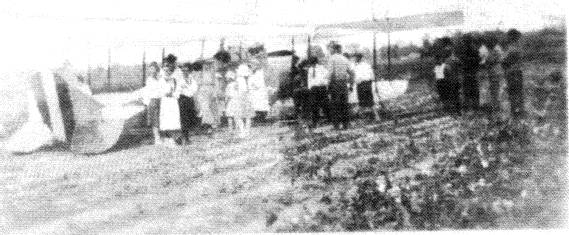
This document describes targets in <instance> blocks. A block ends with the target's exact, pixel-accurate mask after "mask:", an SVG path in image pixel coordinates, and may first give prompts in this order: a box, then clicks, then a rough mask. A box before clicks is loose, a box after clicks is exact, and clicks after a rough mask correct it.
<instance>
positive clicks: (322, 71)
mask: <svg viewBox="0 0 569 235" xmlns="http://www.w3.org/2000/svg"><path fill="white" fill-rule="evenodd" d="M307 72H308V74H307V78H308V79H307V81H308V89H310V96H309V100H310V101H309V102H310V109H311V117H312V128H316V127H317V126H318V122H319V120H320V112H322V113H324V116H325V117H326V118H328V115H329V113H328V112H329V110H328V102H329V101H328V87H327V86H328V76H329V72H328V68H326V65H324V63H323V61H322V60H321V59H318V58H316V57H312V58H310V59H309V67H308V71H307Z"/></svg>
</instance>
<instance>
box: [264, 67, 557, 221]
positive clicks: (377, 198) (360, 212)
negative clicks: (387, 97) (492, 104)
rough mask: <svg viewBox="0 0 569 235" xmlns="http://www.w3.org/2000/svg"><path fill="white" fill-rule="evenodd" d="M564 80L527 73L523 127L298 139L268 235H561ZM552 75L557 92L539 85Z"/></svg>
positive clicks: (359, 131)
mask: <svg viewBox="0 0 569 235" xmlns="http://www.w3.org/2000/svg"><path fill="white" fill-rule="evenodd" d="M564 73H565V70H564V68H563V66H561V65H556V64H526V66H525V71H524V74H525V76H526V78H527V79H526V84H525V85H526V88H525V95H526V109H527V110H528V117H527V118H526V119H525V120H524V121H523V122H520V123H510V122H507V121H498V122H495V121H494V120H496V119H495V118H488V116H486V115H484V114H482V113H480V114H469V115H464V116H462V117H449V116H444V115H443V116H441V115H429V114H425V115H423V116H420V115H411V116H407V117H403V118H399V119H398V120H397V121H396V122H383V123H381V124H370V123H368V124H362V125H360V126H359V127H358V128H355V129H353V130H350V131H348V132H339V133H334V132H328V131H322V132H318V133H317V134H312V135H305V136H301V137H299V140H298V141H296V142H294V143H293V144H292V145H290V146H288V147H287V148H286V149H285V151H284V154H285V155H286V156H287V158H286V159H287V161H288V168H287V169H286V170H285V174H286V175H288V176H289V177H290V178H291V181H293V182H294V183H293V185H294V187H293V189H291V193H290V195H291V196H290V198H288V199H287V200H286V203H289V204H291V206H288V205H284V206H283V208H281V211H280V212H278V213H277V214H281V215H283V219H282V220H275V225H274V229H275V230H276V231H354V230H386V229H387V230H402V229H404V230H407V229H412V230H416V229H419V230H421V229H429V230H431V229H437V230H438V229H474V228H483V229H498V228H559V227H561V226H566V225H567V215H566V211H565V210H564V209H565V201H566V195H565V193H566V190H567V181H566V178H565V172H566V169H567V168H566V156H567V144H566V125H567V123H566V111H565V110H566V103H565V99H566V91H565V85H564V81H565V78H564V76H563V74H564ZM556 74H561V75H562V79H561V80H562V81H561V83H555V84H550V83H548V82H544V81H545V80H546V79H549V78H551V77H552V76H556ZM546 87H549V88H546ZM424 89H426V87H425V86H423V87H422V90H424ZM423 93H424V97H428V95H427V94H428V92H423ZM484 93H485V92H484V91H483V94H484ZM409 96H410V97H413V98H412V100H414V101H417V100H420V98H418V97H416V96H415V95H411V94H409ZM545 97H550V98H545ZM555 97H558V98H555ZM501 100H502V108H503V112H502V113H500V114H498V115H497V116H499V117H501V118H506V119H507V118H508V117H507V116H508V115H507V113H508V111H509V107H508V102H507V94H506V93H505V92H502V94H501ZM545 100H549V101H545ZM553 100H556V101H553ZM401 102H402V103H405V102H404V101H401ZM417 103H421V102H417ZM411 106H412V105H411ZM546 106H547V107H546ZM421 107H424V105H421ZM564 115H565V116H564ZM291 201H292V202H293V203H290V202H291ZM276 217H279V216H276ZM279 218H280V217H279Z"/></svg>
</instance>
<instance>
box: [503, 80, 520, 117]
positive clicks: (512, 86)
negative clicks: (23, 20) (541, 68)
mask: <svg viewBox="0 0 569 235" xmlns="http://www.w3.org/2000/svg"><path fill="white" fill-rule="evenodd" d="M506 82H507V84H508V99H509V100H510V110H511V113H512V117H514V118H521V117H522V116H523V115H524V83H523V74H522V71H520V70H514V71H509V72H507V73H506Z"/></svg>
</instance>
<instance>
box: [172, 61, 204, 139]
mask: <svg viewBox="0 0 569 235" xmlns="http://www.w3.org/2000/svg"><path fill="white" fill-rule="evenodd" d="M191 69H192V64H191V63H185V64H184V65H183V66H182V71H183V75H182V78H181V79H179V81H178V82H177V87H176V89H177V91H178V93H179V96H178V102H179V109H180V123H181V129H182V139H181V144H183V145H184V144H187V143H188V142H189V137H190V132H191V131H192V130H195V128H196V127H197V126H198V125H199V124H200V120H199V118H198V110H197V105H196V101H195V94H196V92H197V90H198V85H197V82H196V81H195V79H194V77H193V76H192V74H191Z"/></svg>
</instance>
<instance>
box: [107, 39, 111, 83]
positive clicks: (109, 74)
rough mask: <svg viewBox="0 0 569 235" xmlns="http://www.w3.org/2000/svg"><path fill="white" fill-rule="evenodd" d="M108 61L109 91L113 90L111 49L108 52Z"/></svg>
mask: <svg viewBox="0 0 569 235" xmlns="http://www.w3.org/2000/svg"><path fill="white" fill-rule="evenodd" d="M108 56H109V58H108V61H107V89H109V90H110V89H111V48H110V47H109V51H108Z"/></svg>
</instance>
